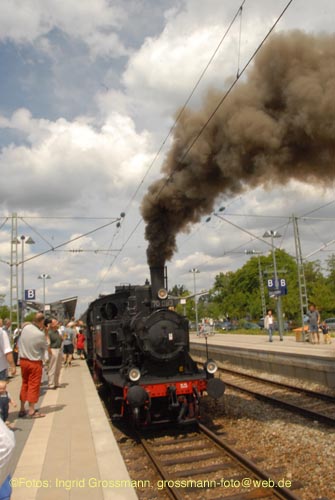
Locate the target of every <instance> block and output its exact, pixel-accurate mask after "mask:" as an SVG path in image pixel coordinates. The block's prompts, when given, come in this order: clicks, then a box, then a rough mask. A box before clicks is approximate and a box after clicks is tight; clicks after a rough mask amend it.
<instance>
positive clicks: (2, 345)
mask: <svg viewBox="0 0 335 500" xmlns="http://www.w3.org/2000/svg"><path fill="white" fill-rule="evenodd" d="M8 368H10V373H11V375H12V376H14V375H15V373H16V366H15V363H14V357H13V351H12V348H11V345H10V342H9V338H8V334H7V332H6V330H5V329H4V328H0V380H7V376H8Z"/></svg>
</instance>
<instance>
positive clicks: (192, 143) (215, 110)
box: [114, 0, 294, 262]
mask: <svg viewBox="0 0 335 500" xmlns="http://www.w3.org/2000/svg"><path fill="white" fill-rule="evenodd" d="M293 1H294V0H289V2H288V3H287V4H286V6H285V8H284V9H283V10H282V11H281V13H280V15H279V16H278V17H277V19H276V20H275V22H274V23H273V24H272V26H271V28H270V29H269V30H268V32H267V34H266V35H265V37H264V38H263V39H262V41H261V42H260V43H259V45H258V46H257V48H256V49H255V51H254V52H253V53H252V55H251V56H250V58H249V59H248V61H247V62H246V64H245V65H244V66H243V68H242V70H241V71H240V72H239V73H238V75H237V76H236V78H235V79H234V81H233V83H232V84H231V85H230V87H229V88H228V90H227V91H226V92H225V94H224V96H223V97H222V99H220V101H219V102H218V104H217V106H216V107H215V109H214V110H213V111H212V113H211V114H210V116H209V117H208V119H207V121H206V122H205V123H204V125H203V126H202V127H201V129H200V130H199V132H198V133H197V134H196V136H195V138H194V139H193V140H192V142H191V143H190V145H189V147H188V148H187V149H186V151H185V153H184V154H183V156H182V157H181V159H180V162H183V161H184V160H185V158H186V156H187V155H188V154H189V152H190V151H191V149H192V148H193V146H194V145H195V143H196V142H197V141H198V140H199V138H200V137H201V135H202V134H203V132H204V130H205V129H206V127H207V126H208V125H209V123H210V122H211V120H212V119H213V117H214V116H215V114H216V113H217V111H218V110H219V109H220V107H221V106H222V104H223V103H224V101H225V100H226V98H227V97H228V96H229V94H230V93H231V92H232V90H233V88H234V87H235V85H236V84H237V82H238V81H239V79H240V77H241V76H242V75H243V74H244V72H245V71H246V70H247V68H248V67H249V65H250V64H251V62H252V61H253V59H254V58H255V56H256V55H257V54H258V52H259V51H260V50H261V48H262V47H263V45H264V43H265V42H266V40H267V39H268V38H269V36H270V35H271V33H272V32H273V30H274V29H275V28H276V26H277V24H278V23H279V21H280V20H281V19H282V17H283V16H284V14H285V12H286V11H287V9H288V8H289V7H290V5H291V4H292V2H293ZM244 3H245V2H243V3H242V5H241V6H240V8H239V9H238V11H237V12H236V14H235V16H234V19H233V21H232V22H231V24H230V26H232V24H233V22H234V21H235V19H236V18H237V16H238V15H239V14H240V10H241V7H243V5H244ZM226 33H227V32H226ZM217 50H218V48H217ZM217 50H216V52H217ZM197 85H198V84H196V87H197ZM193 93H194V92H193ZM192 95H193V94H192ZM191 97H192V96H190V97H189V99H190V98H191ZM189 99H188V100H187V101H186V103H185V105H184V106H183V108H182V110H183V109H184V108H185V107H186V105H187V103H188V102H189ZM180 116H181V115H180V114H179V115H178V116H177V119H176V121H175V123H174V124H173V125H172V127H171V130H170V131H169V133H168V135H167V137H166V139H165V140H164V141H163V144H162V145H161V147H160V149H159V152H158V154H159V153H160V151H161V150H162V148H163V146H164V144H165V142H166V140H167V138H168V137H169V136H170V135H171V133H172V131H173V130H174V128H175V126H176V124H177V120H179V119H180ZM156 156H157V155H156ZM156 156H155V158H156ZM155 158H154V161H155ZM152 164H153V163H152ZM151 166H152V165H150V166H149V169H148V170H147V172H146V173H145V177H146V176H147V174H148V172H149V170H150V169H151ZM174 172H175V171H172V172H171V174H170V175H169V176H168V177H167V179H166V181H165V182H164V183H163V185H162V187H161V189H160V190H159V191H158V192H157V194H156V198H157V197H158V196H159V195H160V193H161V192H162V191H163V189H164V188H165V187H166V185H167V184H168V182H169V181H170V179H171V177H172V175H173V173H174ZM142 181H144V178H143V179H142ZM142 181H141V183H140V184H142ZM139 187H140V186H139ZM139 187H138V189H137V190H136V194H137V192H138V190H139ZM133 196H134V195H133ZM133 199H134V197H132V199H131V201H130V203H129V204H128V206H130V204H131V202H132V200H133ZM139 225H140V222H139V223H137V225H136V227H135V228H134V229H133V230H132V232H131V233H130V236H129V237H128V239H127V241H129V240H130V238H131V237H132V236H133V234H134V233H135V232H136V230H137V228H138V227H139ZM123 248H124V247H123ZM120 253H121V252H120ZM117 258H118V255H117V256H116V257H115V259H114V262H115V260H116V259H117Z"/></svg>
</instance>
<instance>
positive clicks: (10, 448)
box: [0, 419, 15, 500]
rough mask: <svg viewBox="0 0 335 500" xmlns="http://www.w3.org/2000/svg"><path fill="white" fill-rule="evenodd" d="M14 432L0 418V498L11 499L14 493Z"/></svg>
mask: <svg viewBox="0 0 335 500" xmlns="http://www.w3.org/2000/svg"><path fill="white" fill-rule="evenodd" d="M14 448H15V436H14V432H13V431H11V430H9V429H8V427H7V426H6V424H5V423H4V422H3V421H2V420H1V419H0V499H1V500H10V497H11V494H12V487H11V474H12V473H13V472H14V469H15V467H14V465H13V460H12V457H13V452H14Z"/></svg>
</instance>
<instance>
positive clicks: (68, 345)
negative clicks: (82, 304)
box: [63, 321, 76, 367]
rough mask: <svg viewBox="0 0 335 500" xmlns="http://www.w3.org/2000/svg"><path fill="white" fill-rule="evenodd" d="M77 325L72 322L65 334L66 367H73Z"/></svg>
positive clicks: (67, 326)
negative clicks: (75, 327)
mask: <svg viewBox="0 0 335 500" xmlns="http://www.w3.org/2000/svg"><path fill="white" fill-rule="evenodd" d="M74 326H75V323H74V322H73V321H70V322H69V323H68V324H67V325H66V327H65V329H64V333H63V354H64V366H66V367H67V366H69V367H70V366H71V363H72V359H73V352H74V342H75V338H76V332H75V330H74V328H73V327H74Z"/></svg>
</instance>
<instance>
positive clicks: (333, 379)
mask: <svg viewBox="0 0 335 500" xmlns="http://www.w3.org/2000/svg"><path fill="white" fill-rule="evenodd" d="M320 338H321V340H320V342H321V343H320V344H311V343H309V342H296V338H295V336H294V335H287V334H286V335H285V336H284V340H283V341H282V342H281V341H280V340H279V336H278V335H277V334H275V335H274V337H273V342H269V339H268V335H267V334H266V332H264V333H263V334H261V335H242V334H236V333H235V334H234V333H222V334H221V333H217V334H215V335H209V336H208V337H207V343H208V351H209V356H210V357H212V358H213V359H215V360H216V361H218V362H220V363H223V364H224V363H225V362H227V361H229V362H230V363H232V364H235V365H239V366H241V367H243V368H248V369H254V370H258V371H264V372H267V373H274V374H277V375H281V376H285V377H291V378H297V379H301V380H308V381H310V382H313V383H317V384H321V385H324V386H325V387H327V388H330V389H334V388H335V339H332V344H324V343H323V337H322V335H321V337H320ZM190 343H191V344H190V349H191V354H192V355H193V356H195V357H198V358H202V359H203V358H204V356H205V353H206V347H205V343H206V339H205V338H204V337H199V336H197V335H196V334H195V333H191V335H190Z"/></svg>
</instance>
